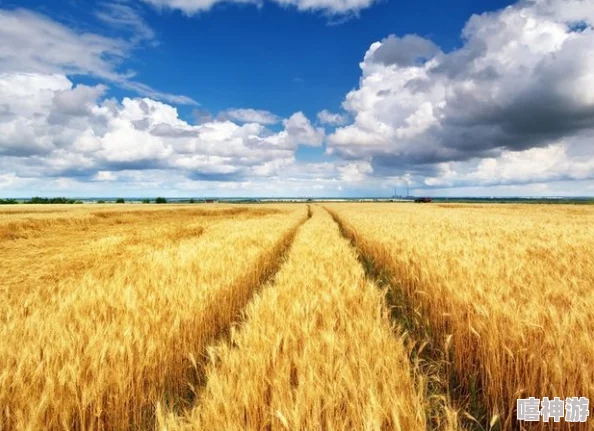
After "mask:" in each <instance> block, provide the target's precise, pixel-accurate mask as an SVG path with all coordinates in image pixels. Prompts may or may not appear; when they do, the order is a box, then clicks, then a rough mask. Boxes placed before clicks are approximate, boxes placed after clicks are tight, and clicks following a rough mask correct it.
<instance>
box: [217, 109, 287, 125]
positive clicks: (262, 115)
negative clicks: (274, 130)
mask: <svg viewBox="0 0 594 431" xmlns="http://www.w3.org/2000/svg"><path fill="white" fill-rule="evenodd" d="M219 118H221V119H229V120H232V121H238V122H240V123H260V124H267V125H270V124H276V123H278V122H280V118H279V117H278V116H276V115H274V114H273V113H272V112H269V111H264V110H258V109H237V108H232V109H227V110H226V111H223V112H221V113H220V114H219Z"/></svg>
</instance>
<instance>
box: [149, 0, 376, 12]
mask: <svg viewBox="0 0 594 431" xmlns="http://www.w3.org/2000/svg"><path fill="white" fill-rule="evenodd" d="M143 1H144V2H146V3H149V4H151V5H153V6H155V7H157V8H161V9H165V8H167V9H177V10H181V11H182V12H183V13H185V14H187V15H194V14H197V13H199V12H203V11H207V10H209V9H211V8H212V7H213V6H215V5H216V4H218V3H223V2H225V3H229V2H232V3H252V4H256V5H259V4H261V3H262V2H263V0H143ZM272 1H274V2H275V3H277V4H279V5H281V6H287V7H289V6H290V7H294V8H296V9H297V10H299V11H320V12H323V13H326V14H328V15H349V14H356V13H358V12H359V11H361V10H363V9H366V8H368V7H370V6H371V5H372V4H373V3H374V0H272Z"/></svg>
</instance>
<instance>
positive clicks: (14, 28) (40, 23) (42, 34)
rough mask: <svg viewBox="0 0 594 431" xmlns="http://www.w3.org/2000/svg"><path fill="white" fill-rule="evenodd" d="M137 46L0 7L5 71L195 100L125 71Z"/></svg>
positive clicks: (182, 100) (1, 64)
mask: <svg viewBox="0 0 594 431" xmlns="http://www.w3.org/2000/svg"><path fill="white" fill-rule="evenodd" d="M120 6H122V5H120ZM104 19H108V18H107V17H104ZM130 19H132V18H130V17H127V18H122V17H120V18H114V17H113V16H112V20H113V22H114V23H115V22H119V23H121V24H123V22H122V21H126V20H128V21H129V20H130ZM138 25H140V24H138ZM144 36H147V35H146V34H145V35H144ZM134 46H135V45H134V43H133V42H130V41H125V40H122V39H114V38H108V37H104V36H101V35H97V34H93V33H84V32H77V31H74V30H72V29H70V28H68V27H65V26H64V25H62V24H60V23H58V22H56V21H54V20H52V19H50V18H48V17H46V16H44V15H41V14H38V13H34V12H30V11H27V10H24V9H17V10H0V70H1V71H2V72H3V73H11V72H21V73H38V74H64V75H71V76H72V75H89V76H94V77H97V78H100V79H104V80H106V81H109V82H112V83H115V84H116V85H118V86H120V87H122V88H125V89H129V90H131V91H134V92H137V93H138V94H141V95H145V96H148V97H152V98H157V99H160V100H164V101H169V102H171V103H178V104H195V103H196V102H194V101H193V100H192V99H191V98H189V97H186V96H180V95H174V94H168V93H163V92H160V91H157V90H155V89H153V88H151V87H150V86H148V85H146V84H142V83H140V82H136V81H134V80H132V79H131V78H132V76H133V73H130V72H126V73H122V72H120V71H119V68H120V66H121V64H122V62H123V61H124V59H126V58H127V56H128V55H129V54H130V51H131V50H132V49H133V48H134Z"/></svg>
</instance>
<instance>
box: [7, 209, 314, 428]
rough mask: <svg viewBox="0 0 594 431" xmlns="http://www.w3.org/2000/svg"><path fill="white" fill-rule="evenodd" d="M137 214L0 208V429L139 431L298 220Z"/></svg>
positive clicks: (185, 387)
mask: <svg viewBox="0 0 594 431" xmlns="http://www.w3.org/2000/svg"><path fill="white" fill-rule="evenodd" d="M149 208H151V209H144V208H141V207H140V206H138V207H136V208H132V207H129V206H127V207H126V210H125V211H124V212H122V210H121V209H117V210H116V209H115V208H113V209H109V208H108V209H107V210H106V211H104V212H101V213H105V214H107V216H101V215H99V216H98V215H97V214H94V212H95V213H96V212H97V211H96V207H95V208H92V207H84V208H78V209H76V210H75V211H73V213H69V212H60V211H57V212H56V211H50V210H45V209H44V210H42V211H40V212H38V213H37V212H35V211H32V213H28V212H27V213H20V214H19V213H11V212H9V211H6V212H4V211H3V212H2V216H1V217H0V232H14V231H17V232H19V234H18V235H16V236H14V235H13V236H12V238H11V235H6V234H4V235H3V236H2V237H0V261H2V264H3V271H2V273H0V286H1V294H2V295H1V296H0V339H1V340H2V343H1V344H0V364H2V367H1V368H0V429H1V430H6V431H9V430H10V431H12V430H58V429H64V430H66V429H75V430H119V429H122V430H123V429H138V428H143V429H144V428H148V427H150V426H151V423H152V421H153V419H154V405H155V404H156V403H157V402H161V403H165V404H167V405H169V406H173V405H176V404H179V403H181V402H183V400H184V399H187V398H188V397H190V396H191V390H192V388H191V387H190V386H189V383H191V382H192V381H195V378H190V376H192V375H194V374H195V371H193V370H191V369H190V367H191V365H192V363H193V362H195V360H196V358H199V357H200V355H201V354H202V353H203V352H204V351H205V348H206V346H207V344H208V343H209V342H211V341H212V340H213V339H215V337H217V336H219V335H220V334H221V332H224V331H225V329H226V328H227V327H228V326H229V324H230V322H231V321H232V320H233V319H234V318H235V317H236V316H237V313H238V312H239V311H240V310H241V308H243V306H244V305H245V304H246V303H247V301H248V300H249V298H250V296H251V294H252V293H253V291H254V289H256V288H257V287H258V286H259V284H260V283H262V282H263V281H265V280H266V278H267V277H268V276H269V275H270V274H271V272H272V271H273V270H274V269H275V267H276V266H277V265H278V264H279V253H280V251H281V250H282V249H283V248H284V247H286V246H287V245H288V243H289V242H290V240H291V235H292V233H294V230H295V228H296V227H297V225H298V224H299V223H300V222H301V221H302V220H303V219H304V218H305V215H306V211H305V208H304V207H296V206H286V207H283V210H282V211H279V210H278V209H272V211H269V210H267V209H266V208H270V207H258V208H259V209H256V208H249V209H246V208H247V207H242V208H240V210H239V211H237V210H233V209H230V210H228V209H227V208H223V210H219V209H218V208H220V207H217V208H212V209H208V208H206V210H205V211H203V210H200V211H198V210H192V209H184V208H175V207H164V208H163V209H158V210H157V209H154V208H155V207H149ZM130 209H132V210H133V211H131V212H129V213H127V212H128V211H129V210H130ZM58 210H60V209H59V208H58ZM269 212H272V214H267V213H269ZM70 218H71V219H70ZM11 223H12V224H11Z"/></svg>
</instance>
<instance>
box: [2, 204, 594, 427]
mask: <svg viewBox="0 0 594 431" xmlns="http://www.w3.org/2000/svg"><path fill="white" fill-rule="evenodd" d="M592 244H594V208H592V207H588V206H584V207H579V206H564V205H563V206H562V205H559V206H557V205H555V206H538V205H451V204H450V205H434V204H432V205H416V204H405V203H398V204H387V203H369V204H363V203H348V204H347V203H332V204H329V203H320V204H312V205H305V204H263V205H225V204H200V205H131V204H127V205H92V204H89V205H76V206H68V205H64V206H62V205H41V206H35V205H15V206H10V207H9V206H6V207H0V262H2V271H1V272H0V339H1V340H2V343H1V344H0V431H8V430H17V431H20V430H31V431H33V430H141V429H142V430H144V429H147V430H162V431H181V430H184V431H189V430H271V431H272V430H382V431H383V430H412V431H416V430H418V431H424V430H444V431H450V430H458V429H477V430H478V429H498V430H516V429H522V428H523V427H525V426H526V424H519V423H518V422H517V421H516V419H515V406H516V403H515V400H516V399H517V398H527V397H529V396H534V397H537V398H542V397H544V396H548V397H551V398H552V397H554V396H559V397H566V396H584V397H589V398H590V399H591V400H593V401H594V307H593V306H594V292H593V290H592V288H593V287H594V253H593V252H594V246H593V245H592ZM590 423H591V422H587V423H585V424H577V425H576V424H574V425H573V426H572V427H569V425H568V424H566V423H563V422H562V423H561V424H560V425H559V426H558V427H557V428H567V429H580V430H582V429H583V430H586V429H592V427H591V426H590V425H589V424H590ZM543 426H544V425H542V423H541V424H540V425H539V424H536V425H535V426H534V428H538V427H540V428H542V427H543ZM544 427H545V428H546V426H544ZM545 428H543V429H545Z"/></svg>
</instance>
